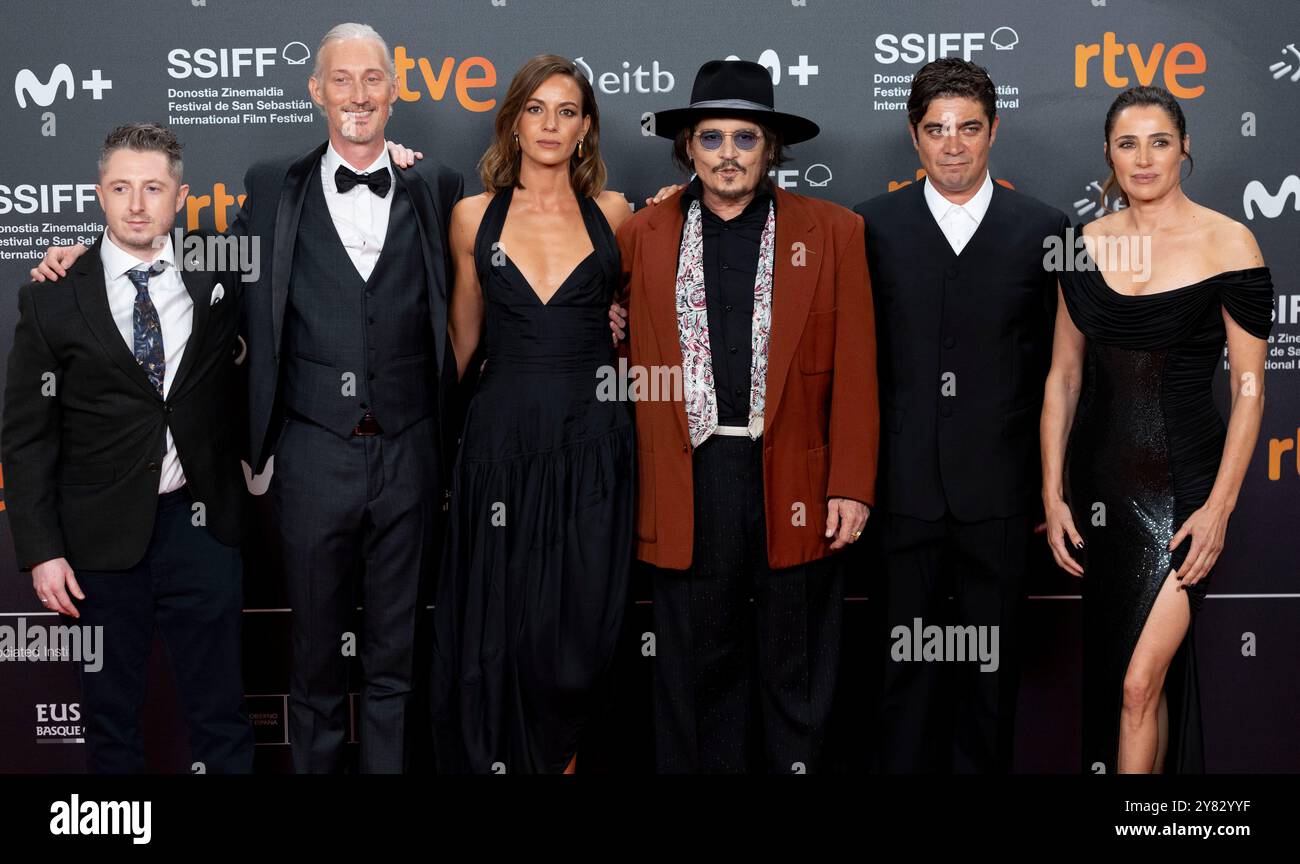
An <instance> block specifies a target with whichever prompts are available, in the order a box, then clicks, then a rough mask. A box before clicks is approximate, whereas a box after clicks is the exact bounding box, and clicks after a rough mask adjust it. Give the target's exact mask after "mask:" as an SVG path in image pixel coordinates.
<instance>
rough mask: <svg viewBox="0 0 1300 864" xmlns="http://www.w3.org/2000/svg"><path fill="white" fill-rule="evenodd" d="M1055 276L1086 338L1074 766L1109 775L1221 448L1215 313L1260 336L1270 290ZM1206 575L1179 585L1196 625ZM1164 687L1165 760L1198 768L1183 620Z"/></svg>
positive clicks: (1070, 472)
mask: <svg viewBox="0 0 1300 864" xmlns="http://www.w3.org/2000/svg"><path fill="white" fill-rule="evenodd" d="M1060 281H1061V290H1062V295H1063V297H1064V300H1065V305H1066V308H1067V309H1068V311H1069V315H1070V318H1071V320H1072V321H1073V323H1074V325H1075V326H1076V327H1077V328H1078V330H1079V331H1080V332H1081V333H1082V334H1083V336H1084V338H1085V340H1086V349H1085V358H1084V378H1083V389H1082V392H1081V394H1080V397H1079V402H1078V405H1077V408H1076V413H1075V418H1074V424H1073V426H1072V428H1071V429H1070V434H1069V441H1068V445H1067V451H1066V452H1067V455H1066V464H1065V474H1066V492H1067V501H1068V503H1069V506H1070V511H1071V513H1072V516H1073V519H1074V524H1075V526H1076V527H1077V529H1078V530H1079V532H1080V533H1081V534H1082V535H1083V538H1084V545H1083V549H1082V550H1079V551H1076V550H1070V551H1071V553H1072V554H1074V555H1075V557H1076V558H1079V559H1080V561H1081V563H1082V564H1083V566H1084V570H1085V575H1084V578H1083V582H1082V584H1083V597H1084V604H1083V608H1084V613H1083V614H1084V624H1083V627H1084V649H1083V650H1084V660H1083V665H1084V718H1083V722H1084V725H1083V731H1084V740H1083V766H1084V770H1085V771H1088V772H1094V773H1101V772H1105V773H1114V772H1115V770H1116V760H1117V752H1118V746H1119V724H1120V711H1121V706H1122V700H1123V684H1124V678H1125V674H1126V672H1127V670H1128V666H1129V660H1130V658H1131V656H1132V654H1133V650H1134V648H1135V646H1136V645H1137V642H1138V637H1139V636H1140V635H1141V633H1142V628H1143V626H1144V625H1145V623H1146V621H1147V617H1148V615H1149V614H1150V612H1151V608H1152V606H1153V604H1154V603H1155V600H1156V596H1157V595H1158V593H1159V592H1160V588H1161V586H1162V585H1163V583H1164V582H1165V579H1166V578H1167V577H1168V576H1169V572H1170V570H1171V569H1177V568H1181V567H1182V565H1183V562H1184V557H1185V556H1186V553H1187V551H1188V549H1189V547H1190V546H1191V543H1190V538H1185V539H1184V542H1182V543H1181V544H1180V545H1179V547H1178V548H1177V549H1176V550H1174V551H1173V552H1172V553H1171V552H1170V551H1169V542H1170V539H1171V538H1172V537H1173V535H1174V533H1175V532H1176V531H1177V530H1178V528H1179V527H1180V526H1181V525H1182V524H1183V523H1184V522H1185V521H1186V520H1187V518H1188V517H1189V516H1191V515H1192V513H1193V512H1195V511H1196V510H1197V509H1198V508H1200V507H1201V506H1202V505H1203V504H1204V503H1205V501H1206V498H1207V496H1208V495H1209V493H1210V490H1211V487H1212V486H1213V485H1214V481H1215V477H1216V475H1217V472H1218V469H1219V462H1220V458H1221V456H1222V453H1223V446H1224V440H1225V434H1226V429H1225V425H1224V422H1223V419H1222V418H1221V417H1220V415H1219V412H1218V410H1217V409H1216V407H1215V405H1214V402H1213V400H1212V397H1211V390H1210V388H1211V382H1212V379H1213V376H1214V374H1215V370H1216V369H1218V368H1219V367H1220V364H1221V362H1222V361H1221V357H1222V354H1223V346H1224V340H1225V338H1226V330H1225V326H1224V321H1223V313H1224V312H1225V311H1226V312H1227V314H1228V315H1229V316H1231V317H1232V319H1233V320H1234V321H1235V322H1237V323H1238V324H1239V325H1240V326H1241V327H1242V328H1243V329H1244V330H1245V331H1246V332H1248V333H1250V334H1251V335H1252V336H1256V337H1259V338H1261V339H1266V338H1267V337H1268V334H1269V330H1270V327H1271V315H1272V306H1273V287H1272V281H1271V279H1270V276H1269V271H1268V269H1267V268H1265V267H1253V268H1250V269H1245V270H1233V271H1229V272H1225V273H1220V274H1218V275H1216V276H1211V277H1210V278H1208V279H1205V280H1202V281H1200V282H1197V283H1194V284H1191V285H1186V286H1184V287H1181V288H1177V289H1174V290H1168V291H1162V292H1159V293H1154V294H1148V295H1129V294H1122V293H1119V292H1117V291H1115V290H1113V289H1112V288H1111V287H1110V286H1109V285H1108V284H1107V282H1106V281H1105V279H1104V278H1103V276H1102V275H1101V273H1100V272H1098V271H1097V270H1095V269H1093V270H1083V271H1075V272H1066V273H1062V274H1061V280H1060ZM1099 504H1101V505H1104V507H1105V510H1104V514H1105V519H1104V524H1103V525H1100V526H1099V525H1096V524H1094V522H1095V521H1096V520H1094V515H1095V514H1096V513H1097V512H1098V511H1097V510H1096V508H1097V505H1099ZM1180 572H1181V571H1180ZM1207 582H1208V576H1207V577H1206V578H1203V579H1201V580H1200V581H1199V582H1196V583H1195V584H1193V585H1190V586H1188V587H1187V589H1186V594H1187V597H1188V602H1189V604H1190V609H1191V612H1192V622H1193V624H1194V622H1195V613H1196V612H1197V610H1199V608H1200V606H1201V604H1202V602H1203V600H1204V598H1205V593H1206V588H1207ZM1165 695H1166V697H1167V701H1168V721H1169V726H1168V730H1169V732H1168V739H1167V741H1168V750H1167V753H1166V758H1165V765H1164V770H1165V771H1167V772H1170V773H1196V772H1199V771H1202V770H1203V769H1204V765H1203V756H1202V746H1201V722H1200V721H1201V718H1200V705H1199V694H1198V689H1197V675H1196V654H1195V649H1194V636H1193V627H1192V626H1189V628H1188V631H1187V634H1186V636H1185V637H1184V638H1183V641H1182V644H1181V646H1180V647H1179V648H1178V651H1177V653H1176V654H1175V656H1174V659H1173V662H1172V663H1171V665H1170V667H1169V671H1168V673H1167V675H1166V678H1165ZM1157 770H1159V766H1157Z"/></svg>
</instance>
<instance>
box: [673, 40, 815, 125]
mask: <svg viewBox="0 0 1300 864" xmlns="http://www.w3.org/2000/svg"><path fill="white" fill-rule="evenodd" d="M774 102H775V100H774V99H773V98H772V76H770V75H769V74H768V72H767V69H766V68H764V67H763V66H761V65H759V64H758V63H755V62H753V61H752V60H710V61H709V62H707V63H705V64H704V65H703V66H701V67H700V71H699V72H697V73H696V75H695V85H694V86H693V87H691V104H690V105H688V106H687V107H685V108H671V109H669V110H667V111H656V112H655V115H654V118H655V127H654V128H655V134H656V135H658V136H660V137H662V138H676V137H677V133H678V132H680V131H681V130H682V129H684V128H687V127H689V126H690V125H691V124H692V123H694V122H695V121H696V120H699V119H700V118H702V117H745V118H748V119H753V120H755V121H756V122H760V123H762V124H764V125H766V126H769V127H772V128H774V129H776V130H778V131H779V132H780V133H781V135H782V137H783V138H784V139H785V143H787V144H798V143H799V142H800V141H807V140H808V139H809V138H813V137H815V136H816V135H817V133H818V132H819V131H821V130H820V129H819V128H818V127H817V124H816V123H814V122H812V121H811V120H808V119H806V118H804V117H799V116H797V115H795V114H785V113H782V112H781V111H777V110H775V109H774V108H773V107H772V105H773V103H774Z"/></svg>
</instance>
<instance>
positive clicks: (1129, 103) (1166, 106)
mask: <svg viewBox="0 0 1300 864" xmlns="http://www.w3.org/2000/svg"><path fill="white" fill-rule="evenodd" d="M1147 105H1153V106H1155V107H1157V108H1160V109H1161V110H1163V111H1164V112H1165V114H1166V115H1168V117H1169V119H1170V120H1172V121H1173V124H1174V126H1175V127H1177V129H1178V147H1179V148H1180V149H1181V150H1182V151H1183V155H1184V156H1186V157H1187V174H1188V176H1191V173H1192V168H1194V167H1195V166H1194V165H1193V163H1192V154H1191V153H1188V152H1187V118H1186V117H1184V116H1183V106H1181V105H1179V104H1178V100H1177V99H1175V98H1174V94H1172V93H1170V92H1169V91H1168V90H1166V89H1165V88H1163V87H1130V88H1129V89H1127V90H1125V91H1124V92H1123V93H1121V94H1119V95H1118V96H1116V97H1115V101H1114V102H1112V103H1110V109H1109V110H1108V111H1107V112H1106V134H1105V139H1104V140H1105V141H1106V165H1107V166H1108V167H1109V168H1110V176H1109V177H1107V178H1106V182H1105V183H1103V184H1101V194H1100V195H1098V196H1097V203H1098V204H1099V205H1100V206H1101V208H1102V209H1103V210H1104V209H1106V196H1107V195H1109V194H1110V190H1112V189H1116V188H1119V178H1118V177H1116V176H1115V167H1114V165H1113V164H1112V163H1111V160H1110V133H1111V132H1113V131H1114V130H1115V120H1116V119H1117V118H1118V117H1119V114H1120V112H1121V111H1123V110H1124V109H1125V108H1133V107H1135V106H1147ZM1118 201H1119V202H1120V203H1121V204H1123V205H1124V206H1125V207H1127V206H1128V196H1127V195H1125V194H1124V190H1123V189H1120V193H1119V197H1118Z"/></svg>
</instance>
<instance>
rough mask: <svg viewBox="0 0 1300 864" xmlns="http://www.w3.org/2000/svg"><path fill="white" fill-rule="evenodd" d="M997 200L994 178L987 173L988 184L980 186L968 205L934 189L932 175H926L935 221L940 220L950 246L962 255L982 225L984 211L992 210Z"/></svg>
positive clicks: (926, 185) (941, 228) (929, 199)
mask: <svg viewBox="0 0 1300 864" xmlns="http://www.w3.org/2000/svg"><path fill="white" fill-rule="evenodd" d="M991 200H993V178H992V177H990V176H989V172H988V171H985V172H984V184H983V185H982V186H980V188H979V191H978V192H976V193H975V197H974V198H972V199H970V200H969V201H967V202H966V203H965V204H954V203H952V202H951V201H949V200H948V199H947V198H945V197H943V194H942V193H941V192H940V191H939V190H938V189H935V188H934V184H933V183H931V182H930V178H929V177H927V178H925V203H926V204H928V205H930V213H931V214H932V215H933V216H934V221H935V222H938V223H939V230H940V231H942V232H943V236H945V237H947V238H948V245H949V246H951V247H952V251H953V252H956V253H957V254H958V255H960V254H961V250H963V249H965V248H966V244H967V243H969V242H970V238H971V237H972V236H974V234H975V229H976V228H978V227H980V222H982V221H983V220H984V214H985V213H987V212H988V209H989V201H991Z"/></svg>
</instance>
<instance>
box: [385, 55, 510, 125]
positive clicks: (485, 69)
mask: <svg viewBox="0 0 1300 864" xmlns="http://www.w3.org/2000/svg"><path fill="white" fill-rule="evenodd" d="M393 66H394V67H395V68H396V70H397V95H398V96H400V97H401V99H402V101H403V102H418V101H419V100H420V99H423V98H426V97H427V98H429V99H432V100H433V101H435V102H441V101H442V100H443V97H445V96H446V95H447V88H448V87H449V86H450V87H451V88H452V91H453V92H454V93H455V94H456V101H457V102H459V103H460V107H462V108H464V109H465V110H466V111H475V112H484V111H491V110H492V109H493V108H495V107H496V105H497V100H496V98H495V97H491V96H489V97H488V98H486V99H477V98H475V96H474V94H473V93H472V92H471V91H473V90H482V89H486V88H491V87H495V86H497V68H496V66H494V65H492V61H491V60H489V59H487V58H486V57H477V56H476V57H466V58H465V59H464V60H457V59H456V58H455V57H443V58H442V59H441V60H440V61H438V66H437V68H436V69H435V68H434V64H433V62H431V61H430V59H429V58H428V57H412V56H410V55H409V54H407V53H406V46H405V45H395V46H393ZM417 67H419V70H420V74H419V76H418V78H417V76H415V75H410V74H409V73H410V72H412V71H413V70H415V69H416V68H417ZM411 85H415V89H413V88H412V86H411Z"/></svg>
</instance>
